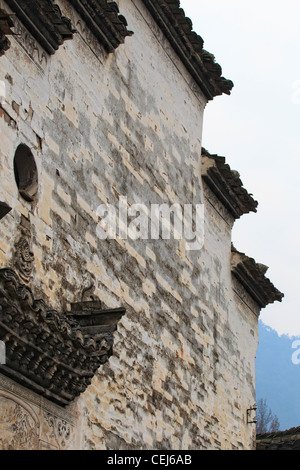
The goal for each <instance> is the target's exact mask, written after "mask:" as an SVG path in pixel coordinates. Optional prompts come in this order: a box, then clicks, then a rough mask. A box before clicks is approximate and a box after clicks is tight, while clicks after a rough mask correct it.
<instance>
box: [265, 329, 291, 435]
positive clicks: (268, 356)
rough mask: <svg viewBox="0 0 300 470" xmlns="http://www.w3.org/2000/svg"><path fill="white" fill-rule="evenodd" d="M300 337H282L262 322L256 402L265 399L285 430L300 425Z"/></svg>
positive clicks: (281, 428)
mask: <svg viewBox="0 0 300 470" xmlns="http://www.w3.org/2000/svg"><path fill="white" fill-rule="evenodd" d="M299 394H300V337H294V338H290V337H289V336H279V335H278V334H277V332H276V331H275V330H273V329H272V328H270V327H268V326H266V325H265V324H264V323H262V322H261V321H260V322H259V346H258V350H257V356H256V400H257V401H258V400H259V399H260V398H263V399H265V400H266V401H267V405H268V407H269V408H270V409H271V410H272V412H273V414H275V415H276V416H277V418H278V420H279V422H280V430H281V431H285V430H286V429H290V428H292V427H298V426H300V400H299Z"/></svg>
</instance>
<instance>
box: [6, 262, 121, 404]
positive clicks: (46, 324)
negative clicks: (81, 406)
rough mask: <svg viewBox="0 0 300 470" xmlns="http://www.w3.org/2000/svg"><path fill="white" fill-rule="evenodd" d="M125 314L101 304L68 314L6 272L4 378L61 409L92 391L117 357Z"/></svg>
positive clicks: (78, 306)
mask: <svg viewBox="0 0 300 470" xmlns="http://www.w3.org/2000/svg"><path fill="white" fill-rule="evenodd" d="M124 314H125V309H124V308H119V309H112V310H103V309H102V306H101V303H100V302H99V301H90V302H80V303H78V304H76V303H75V304H72V309H71V311H70V312H68V313H65V314H64V313H59V312H57V311H56V310H51V309H50V308H49V307H48V306H47V305H46V304H45V302H44V301H42V300H36V299H35V298H34V296H33V294H32V292H31V290H30V288H29V287H27V286H25V285H24V284H21V282H20V279H19V277H18V275H17V274H16V273H15V272H14V271H12V270H10V269H1V270H0V341H3V342H4V343H5V344H6V364H5V365H1V366H0V372H2V373H3V374H4V375H6V376H8V377H10V378H12V379H14V380H15V381H16V382H18V383H21V384H24V385H26V387H28V388H30V389H32V390H34V391H35V392H37V393H39V394H41V395H43V396H45V397H47V398H48V399H49V400H52V401H54V402H56V403H58V404H60V405H66V404H69V403H70V402H71V401H72V400H74V398H76V397H77V396H78V395H80V394H81V393H82V392H84V391H85V389H86V388H87V387H88V386H89V385H90V383H91V380H92V378H93V376H94V375H95V373H96V371H97V369H98V368H99V367H100V366H101V365H102V364H105V363H106V362H107V361H108V359H109V357H110V356H111V355H112V353H113V342H114V338H113V333H114V331H115V330H116V329H117V324H118V321H119V320H120V319H121V317H122V316H123V315H124Z"/></svg>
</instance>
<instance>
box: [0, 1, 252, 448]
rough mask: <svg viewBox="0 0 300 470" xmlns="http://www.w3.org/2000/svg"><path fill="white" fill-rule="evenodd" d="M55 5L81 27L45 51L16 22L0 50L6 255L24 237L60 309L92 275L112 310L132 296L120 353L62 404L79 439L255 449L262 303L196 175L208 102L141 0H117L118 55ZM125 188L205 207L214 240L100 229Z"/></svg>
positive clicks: (31, 275)
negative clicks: (23, 179) (195, 242)
mask: <svg viewBox="0 0 300 470" xmlns="http://www.w3.org/2000/svg"><path fill="white" fill-rule="evenodd" d="M56 3H57V4H58V5H59V6H60V7H61V10H62V12H63V13H64V14H65V15H66V16H67V17H68V18H71V20H72V23H73V24H74V25H75V26H76V28H77V30H78V32H77V33H76V34H75V35H74V39H73V40H71V41H65V42H64V44H63V45H62V46H61V47H60V48H59V49H58V51H57V52H56V53H55V54H54V55H53V56H49V55H48V54H46V53H45V51H44V50H43V49H42V47H41V46H40V45H39V44H38V43H37V42H36V41H35V40H34V39H33V38H32V37H31V36H30V35H29V34H25V32H26V31H24V26H23V25H22V24H21V23H20V22H18V24H17V26H16V27H17V28H19V31H20V32H22V34H21V35H20V36H16V37H12V38H11V43H12V45H11V48H10V49H9V50H8V51H7V52H6V53H5V55H4V56H3V57H1V59H0V62H1V68H0V81H1V89H2V98H1V110H0V113H1V114H0V117H1V119H0V126H1V128H0V129H1V147H0V152H1V160H0V170H1V188H0V196H1V197H0V199H1V200H3V201H5V202H7V203H8V204H9V205H10V206H11V207H12V211H11V212H10V213H9V214H8V215H7V216H6V217H5V218H3V220H1V224H0V266H1V267H14V268H15V266H16V245H17V242H18V241H19V239H20V237H22V236H23V237H25V238H26V239H27V241H28V245H29V246H30V251H31V252H32V253H33V258H32V259H29V260H28V259H26V256H24V253H23V254H22V253H21V254H19V256H20V257H21V261H20V260H19V264H18V266H19V270H20V272H21V274H22V273H23V276H25V279H26V280H27V281H28V282H30V285H31V287H32V290H33V291H34V294H35V297H36V298H42V299H44V300H45V301H46V303H47V304H48V305H51V307H52V308H55V309H57V310H59V311H61V312H64V311H66V310H67V309H68V308H69V305H70V303H72V302H77V301H79V300H80V299H81V296H82V292H83V290H84V289H86V288H90V286H92V289H91V293H92V295H93V296H95V297H98V298H100V299H101V300H102V302H103V304H104V305H105V306H107V308H115V307H119V306H121V305H122V306H124V307H126V315H125V316H124V317H123V319H122V320H121V322H120V323H119V326H118V331H117V333H116V334H115V346H114V355H113V356H112V357H111V359H110V361H109V363H108V364H106V365H105V366H103V367H102V368H101V369H99V372H98V374H97V375H96V376H95V377H94V379H93V383H92V384H91V386H90V387H89V388H88V389H87V391H86V392H85V393H84V394H83V395H81V396H80V397H79V398H78V399H77V400H76V402H75V404H73V405H72V407H71V408H70V410H65V412H70V414H71V415H72V416H73V419H72V420H70V422H71V425H72V433H73V432H74V433H75V435H76V446H78V448H82V449H152V448H156V449H157V448H161V449H250V448H252V445H253V442H254V436H253V427H252V426H249V425H247V418H246V412H247V409H248V408H249V407H250V406H251V405H253V403H254V402H255V378H254V361H255V354H256V347H257V341H258V332H257V317H258V314H259V309H258V307H257V306H256V305H255V304H254V303H253V301H251V299H250V298H248V297H247V295H246V293H245V292H244V291H243V289H242V288H241V286H239V285H237V283H233V280H232V277H231V270H230V255H231V229H232V225H233V222H234V221H233V218H232V216H231V215H230V214H229V213H227V211H226V210H225V209H224V208H223V207H222V205H221V204H220V203H219V202H218V200H216V198H215V197H214V196H213V195H212V193H211V192H210V190H209V189H208V188H207V187H205V186H204V185H203V183H202V181H201V169H200V165H201V148H202V124H203V115H204V109H205V106H206V104H207V100H206V98H205V97H204V95H203V93H202V92H201V91H200V89H199V88H198V87H197V85H196V84H195V83H194V80H193V79H192V77H191V76H190V75H189V73H188V72H187V71H186V69H185V68H184V66H183V65H182V63H181V62H180V60H179V59H178V57H177V55H176V54H175V52H174V50H173V49H172V48H171V46H170V45H169V43H168V41H167V39H166V38H165V37H164V36H163V34H162V32H161V30H160V29H159V27H158V26H157V24H155V22H154V20H153V18H152V17H151V15H150V13H149V12H148V11H147V9H146V8H145V6H144V5H143V3H142V2H141V1H139V0H134V1H129V0H120V1H119V2H118V3H119V8H120V12H121V13H122V14H124V15H125V17H126V19H127V22H128V27H129V29H130V30H132V31H134V35H133V36H132V37H128V38H126V40H125V44H124V45H121V46H120V47H119V48H118V49H117V50H116V51H115V52H114V53H110V54H107V53H106V52H105V51H104V49H103V48H102V46H101V45H100V44H99V43H98V42H97V41H96V40H95V39H94V38H93V36H92V35H91V33H90V32H89V31H88V30H87V28H86V27H85V25H84V23H83V22H82V20H81V19H80V17H79V16H78V14H77V13H76V12H75V11H74V9H73V8H72V7H71V6H70V4H69V2H67V1H65V0H59V1H57V2H56ZM0 4H1V7H3V8H6V9H8V10H9V8H8V7H7V5H6V4H5V2H4V1H2V0H1V2H0ZM21 143H23V144H26V145H27V146H28V147H29V148H30V149H31V151H32V154H33V156H34V158H35V161H36V164H37V169H38V193H37V197H36V199H35V201H34V202H33V203H29V202H27V201H25V200H24V199H23V198H22V197H21V196H20V194H19V193H18V188H17V186H16V182H15V176H14V168H13V157H14V154H15V151H16V148H17V147H18V145H19V144H21ZM122 198H127V203H128V207H131V206H132V205H133V204H144V205H145V206H146V207H147V208H148V209H149V208H150V205H151V204H162V203H166V204H168V205H172V204H176V203H179V204H194V205H195V204H205V241H204V246H203V247H202V249H201V250H198V251H188V250H187V249H186V246H185V244H184V242H183V241H182V240H175V239H171V240H131V239H130V237H128V238H127V239H122V238H120V237H117V239H116V240H114V239H112V240H101V239H100V238H99V231H97V227H99V217H98V215H97V209H98V207H99V206H100V205H101V204H104V205H107V204H111V205H113V206H114V207H119V206H118V204H119V201H120V200H123V201H124V199H122ZM98 213H99V212H98ZM148 214H149V213H148ZM24 263H25V264H24ZM26 263H27V264H26ZM24 271H25V272H24ZM26 276H27V277H26ZM5 387H6V388H5ZM5 387H4V386H3V387H2V388H3V390H4V389H5V390H6V392H5V393H6V394H7V393H13V392H12V389H11V388H9V386H8V385H7V384H6V386H5ZM7 389H8V392H7ZM20 393H21V392H20ZM3 394H4V392H3ZM3 394H2V395H0V399H1V400H2V402H3V400H8V398H7V395H5V397H4V395H3ZM34 403H35V405H34V406H33V408H34V409H35V408H36V406H37V405H36V402H34ZM38 406H39V407H40V408H39V409H40V410H41V409H44V407H45V406H46V405H44V404H40V405H38ZM35 412H36V411H35ZM30 416H31V417H30V420H31V421H32V422H34V418H33V416H35V414H34V413H31V414H30ZM55 416H56V415H55ZM68 419H69V418H68ZM66 421H67V420H66ZM7 432H11V431H7ZM43 439H44V438H43V436H41V435H40V434H39V437H38V439H37V443H36V445H37V446H39V445H40V444H39V443H40V442H42V441H43ZM45 441H47V439H45ZM49 445H50V444H49ZM53 445H54V444H53ZM66 445H68V444H66ZM72 445H74V444H73V443H72Z"/></svg>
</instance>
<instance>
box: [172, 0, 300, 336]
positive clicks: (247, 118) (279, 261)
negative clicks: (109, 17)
mask: <svg viewBox="0 0 300 470" xmlns="http://www.w3.org/2000/svg"><path fill="white" fill-rule="evenodd" d="M181 7H182V8H183V9H184V10H185V13H186V15H187V16H188V17H189V18H191V20H192V22H193V29H194V31H196V32H197V33H198V34H199V35H200V36H201V37H202V38H203V40H204V49H206V50H207V51H209V52H210V53H212V54H213V55H214V56H215V58H216V62H217V63H218V64H220V65H221V67H222V69H223V76H224V77H226V78H227V79H230V80H232V81H233V82H234V85H235V86H234V88H233V91H232V93H231V96H227V95H223V96H221V97H216V98H215V99H214V100H213V101H211V102H209V104H208V105H207V108H206V110H205V115H204V129H203V146H204V147H205V148H206V149H207V150H208V151H209V152H210V153H213V154H218V155H220V156H223V157H225V158H226V161H227V163H228V164H229V165H230V167H231V168H232V169H233V170H237V171H238V172H239V173H240V176H241V180H242V182H243V185H244V187H245V188H246V189H247V190H248V192H249V193H252V194H253V196H254V199H256V200H257V201H258V202H259V206H258V212H257V213H256V214H255V213H251V214H249V215H244V216H243V217H242V218H241V219H239V220H238V221H236V222H235V226H234V229H233V243H234V245H235V247H236V248H237V249H238V250H239V251H241V252H243V253H246V255H247V256H249V257H251V258H254V259H255V260H256V261H257V262H258V263H262V264H264V265H267V266H269V270H268V272H267V277H268V278H269V279H270V280H271V281H272V283H273V284H274V285H275V287H276V288H277V289H279V290H280V291H281V292H283V293H284V295H285V297H284V300H283V302H282V303H280V302H276V303H274V304H270V305H269V306H267V307H266V308H265V309H263V310H262V312H261V317H260V319H261V320H262V321H263V323H265V324H266V325H267V326H270V327H271V328H272V329H274V330H275V331H276V332H277V333H278V334H279V335H289V336H291V337H294V336H299V335H300V296H299V294H298V291H299V290H300V286H299V266H300V255H299V253H300V249H299V243H300V219H299V213H300V210H299V209H300V197H299V182H300V2H299V0H285V2H282V1H278V0H272V1H271V0H252V1H251V2H241V0H227V1H224V0H209V1H207V0H205V1H204V0H181Z"/></svg>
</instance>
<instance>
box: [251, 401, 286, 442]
mask: <svg viewBox="0 0 300 470" xmlns="http://www.w3.org/2000/svg"><path fill="white" fill-rule="evenodd" d="M279 427H280V424H279V421H278V418H277V416H276V415H274V414H273V413H272V411H271V409H270V408H269V406H268V404H267V401H266V400H265V399H263V398H261V399H260V400H258V402H257V425H256V432H257V434H264V433H266V432H277V431H279Z"/></svg>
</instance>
